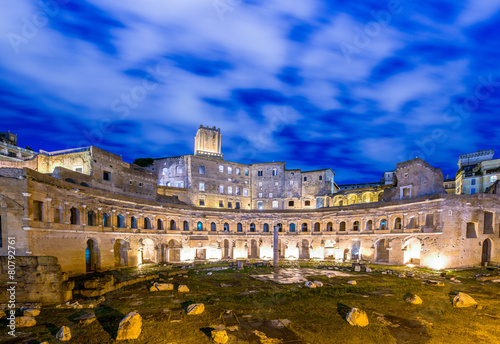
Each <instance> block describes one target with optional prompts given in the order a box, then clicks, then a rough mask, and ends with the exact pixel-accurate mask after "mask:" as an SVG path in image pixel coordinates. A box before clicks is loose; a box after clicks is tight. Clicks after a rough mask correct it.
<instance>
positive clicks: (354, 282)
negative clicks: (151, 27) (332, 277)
mask: <svg viewBox="0 0 500 344" xmlns="http://www.w3.org/2000/svg"><path fill="white" fill-rule="evenodd" d="M347 283H348V284H350V285H356V284H358V283H357V282H356V281H347Z"/></svg>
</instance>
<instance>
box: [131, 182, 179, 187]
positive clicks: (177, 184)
mask: <svg viewBox="0 0 500 344" xmlns="http://www.w3.org/2000/svg"><path fill="white" fill-rule="evenodd" d="M139 186H142V185H139ZM175 186H177V187H178V188H183V187H184V182H177V183H176V185H175Z"/></svg>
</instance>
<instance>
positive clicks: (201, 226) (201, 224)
mask: <svg viewBox="0 0 500 344" xmlns="http://www.w3.org/2000/svg"><path fill="white" fill-rule="evenodd" d="M198 230H199V231H202V230H203V223H201V222H198Z"/></svg>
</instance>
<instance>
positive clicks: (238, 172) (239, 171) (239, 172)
mask: <svg viewBox="0 0 500 344" xmlns="http://www.w3.org/2000/svg"><path fill="white" fill-rule="evenodd" d="M240 174H241V170H240V169H239V168H237V169H236V175H237V176H239V175H240Z"/></svg>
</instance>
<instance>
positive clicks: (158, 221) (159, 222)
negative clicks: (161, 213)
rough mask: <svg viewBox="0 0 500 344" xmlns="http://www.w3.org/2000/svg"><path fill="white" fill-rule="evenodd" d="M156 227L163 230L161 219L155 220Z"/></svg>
mask: <svg viewBox="0 0 500 344" xmlns="http://www.w3.org/2000/svg"><path fill="white" fill-rule="evenodd" d="M156 229H158V230H159V231H162V230H163V220H162V219H158V220H157V221H156Z"/></svg>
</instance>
